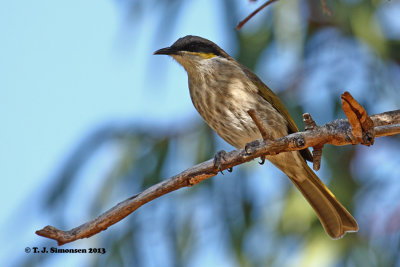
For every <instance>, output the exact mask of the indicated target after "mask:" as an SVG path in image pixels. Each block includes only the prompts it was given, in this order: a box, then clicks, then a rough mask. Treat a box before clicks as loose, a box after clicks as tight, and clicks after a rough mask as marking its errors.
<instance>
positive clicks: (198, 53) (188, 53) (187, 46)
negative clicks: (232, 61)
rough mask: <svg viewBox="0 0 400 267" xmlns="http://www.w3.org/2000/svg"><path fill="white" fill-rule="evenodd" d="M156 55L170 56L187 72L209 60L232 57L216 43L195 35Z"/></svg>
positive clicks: (162, 49) (182, 39)
mask: <svg viewBox="0 0 400 267" xmlns="http://www.w3.org/2000/svg"><path fill="white" fill-rule="evenodd" d="M154 55H169V56H171V57H173V58H174V59H175V60H176V61H178V62H179V64H181V65H182V66H183V67H184V68H185V69H186V70H189V69H191V68H193V67H194V66H197V65H201V64H202V63H206V62H208V61H209V60H215V59H229V58H230V56H229V55H228V54H227V53H226V52H225V51H224V50H222V49H221V48H220V47H219V46H218V45H216V44H215V43H213V42H211V41H210V40H207V39H205V38H202V37H199V36H193V35H187V36H185V37H182V38H179V39H178V40H177V41H176V42H175V43H174V44H173V45H171V46H169V47H165V48H161V49H159V50H157V51H155V52H154Z"/></svg>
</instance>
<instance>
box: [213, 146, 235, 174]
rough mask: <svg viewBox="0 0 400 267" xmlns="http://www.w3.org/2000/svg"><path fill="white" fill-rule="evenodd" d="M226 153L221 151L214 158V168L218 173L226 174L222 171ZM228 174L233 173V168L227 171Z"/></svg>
mask: <svg viewBox="0 0 400 267" xmlns="http://www.w3.org/2000/svg"><path fill="white" fill-rule="evenodd" d="M225 155H226V151H225V150H221V151H218V152H217V154H215V156H214V166H215V167H216V168H218V172H220V173H222V174H224V172H223V171H222V161H223V160H225ZM227 170H228V172H232V167H231V168H228V169H227Z"/></svg>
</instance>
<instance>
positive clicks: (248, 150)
mask: <svg viewBox="0 0 400 267" xmlns="http://www.w3.org/2000/svg"><path fill="white" fill-rule="evenodd" d="M259 145H260V141H259V140H254V141H252V142H250V143H247V144H246V145H245V146H244V151H245V153H246V155H251V150H252V149H251V148H252V147H256V146H259ZM260 159H261V161H260V162H258V163H259V164H260V165H263V164H264V163H265V156H261V157H260Z"/></svg>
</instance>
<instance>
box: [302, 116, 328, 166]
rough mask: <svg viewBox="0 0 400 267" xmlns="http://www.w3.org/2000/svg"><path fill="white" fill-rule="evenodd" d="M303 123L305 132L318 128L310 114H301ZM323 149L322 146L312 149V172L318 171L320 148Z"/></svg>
mask: <svg viewBox="0 0 400 267" xmlns="http://www.w3.org/2000/svg"><path fill="white" fill-rule="evenodd" d="M303 121H304V124H305V125H306V127H305V130H306V131H313V130H315V129H316V128H317V127H318V125H317V123H316V122H315V121H314V120H313V118H312V117H311V115H310V113H304V114H303ZM323 147H324V145H320V146H314V147H313V151H312V156H313V169H314V171H318V170H319V169H320V168H321V158H322V148H323Z"/></svg>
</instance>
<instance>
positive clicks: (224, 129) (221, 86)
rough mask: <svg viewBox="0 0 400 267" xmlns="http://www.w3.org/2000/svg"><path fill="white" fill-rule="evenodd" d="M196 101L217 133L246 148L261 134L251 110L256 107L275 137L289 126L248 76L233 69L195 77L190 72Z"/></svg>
mask: <svg viewBox="0 0 400 267" xmlns="http://www.w3.org/2000/svg"><path fill="white" fill-rule="evenodd" d="M189 89H190V96H191V99H192V102H193V105H194V106H195V108H196V109H197V111H198V112H199V113H200V115H201V116H202V117H203V119H204V120H205V121H206V122H207V124H208V125H209V126H210V127H211V128H213V129H214V130H215V131H216V132H217V133H218V135H220V136H221V137H222V138H223V139H224V140H225V141H227V142H228V143H229V144H231V145H233V146H235V147H237V148H243V147H244V146H245V145H246V144H247V143H249V142H251V141H254V140H256V139H260V138H261V134H260V132H259V130H258V128H257V127H256V125H255V123H254V121H253V120H252V119H251V117H250V116H249V114H248V113H247V111H248V110H250V109H254V110H255V111H256V114H257V116H258V117H259V118H260V119H261V121H262V122H263V125H264V127H265V129H266V130H267V131H268V132H269V133H270V134H271V135H272V136H274V137H279V136H283V135H286V134H287V126H286V123H285V120H284V119H283V117H282V116H281V115H280V114H279V113H278V112H277V111H276V109H275V108H274V107H273V106H272V105H271V104H270V103H269V102H268V101H267V100H265V98H263V97H262V96H261V95H259V94H258V93H257V92H258V89H257V87H256V86H255V85H254V84H253V83H252V82H251V81H250V80H248V78H247V76H245V75H244V74H242V73H240V72H239V73H236V74H235V72H234V71H232V70H231V71H230V72H226V71H225V72H223V73H218V71H213V72H206V73H205V74H203V75H198V76H196V77H195V78H194V77H190V75H189Z"/></svg>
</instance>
